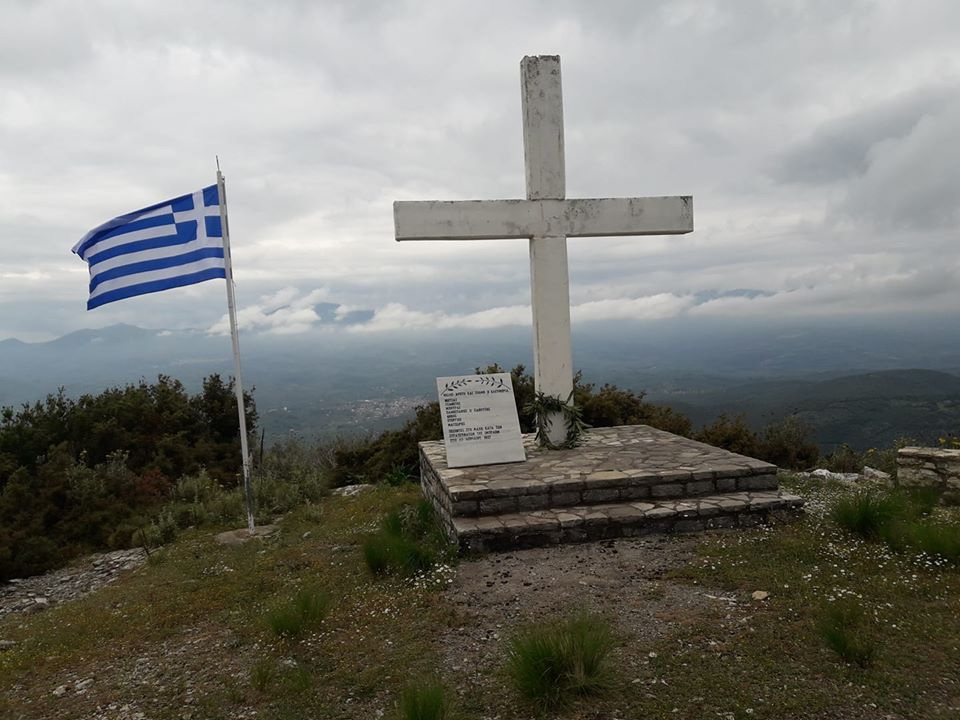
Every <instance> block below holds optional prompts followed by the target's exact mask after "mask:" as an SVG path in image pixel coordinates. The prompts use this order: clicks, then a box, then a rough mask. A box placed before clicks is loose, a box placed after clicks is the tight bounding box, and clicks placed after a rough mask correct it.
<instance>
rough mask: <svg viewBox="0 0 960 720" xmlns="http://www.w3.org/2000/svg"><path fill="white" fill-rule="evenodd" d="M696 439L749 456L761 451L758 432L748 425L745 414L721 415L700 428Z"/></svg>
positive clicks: (754, 455)
mask: <svg viewBox="0 0 960 720" xmlns="http://www.w3.org/2000/svg"><path fill="white" fill-rule="evenodd" d="M695 439H697V440H699V441H700V442H703V443H707V445H713V446H714V447H719V448H723V449H724V450H729V451H730V452H735V453H739V454H740V455H747V456H749V457H756V456H757V453H758V452H759V451H758V447H759V444H760V441H759V439H758V438H757V434H756V433H755V432H753V430H751V429H750V426H749V425H747V421H746V418H744V416H743V415H734V416H733V417H730V416H729V415H726V414H723V415H720V416H719V417H718V418H717V419H716V420H714V421H713V422H712V423H711V424H710V425H706V426H705V427H704V428H703V429H702V430H700V432H698V433H697V434H696V436H695Z"/></svg>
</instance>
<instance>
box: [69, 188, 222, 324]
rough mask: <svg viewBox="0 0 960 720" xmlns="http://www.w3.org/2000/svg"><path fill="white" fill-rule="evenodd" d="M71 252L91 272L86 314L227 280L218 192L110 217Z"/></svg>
mask: <svg viewBox="0 0 960 720" xmlns="http://www.w3.org/2000/svg"><path fill="white" fill-rule="evenodd" d="M73 252H75V253H76V254H77V255H79V256H80V257H81V258H83V259H84V260H86V261H87V263H88V264H89V266H90V299H89V300H87V310H93V308H95V307H99V306H101V305H105V304H106V303H109V302H113V301H115V300H122V299H124V298H128V297H133V296H135V295H145V294H147V293H154V292H160V291H161V290H167V289H169V288H175V287H182V286H184V285H193V284H194V283H198V282H203V281H204V280H212V279H213V278H226V276H227V274H226V268H225V264H224V259H223V229H222V228H221V226H220V198H219V193H218V192H217V186H216V185H211V186H210V187H205V188H203V190H198V191H197V192H195V193H190V194H189V195H181V196H180V197H176V198H173V199H172V200H166V201H165V202H162V203H157V204H156V205H151V206H150V207H145V208H143V209H142V210H135V211H134V212H131V213H127V214H126V215H121V216H119V217H115V218H114V219H113V220H110V221H108V222H105V223H104V224H103V225H99V226H98V227H95V228H94V229H93V230H91V231H90V232H88V233H87V234H86V235H84V236H83V238H81V240H80V242H78V243H77V244H76V245H75V246H74V247H73Z"/></svg>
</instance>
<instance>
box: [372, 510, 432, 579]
mask: <svg viewBox="0 0 960 720" xmlns="http://www.w3.org/2000/svg"><path fill="white" fill-rule="evenodd" d="M444 544H445V539H444V537H443V532H442V531H441V530H440V528H439V525H438V524H437V520H436V515H435V514H434V511H433V508H432V507H431V505H430V503H428V502H427V501H425V500H422V501H420V502H418V503H416V504H413V505H404V506H402V507H401V508H399V509H398V510H394V511H393V512H391V513H389V514H388V515H387V516H386V518H384V520H383V522H382V523H381V527H380V531H379V532H378V533H377V534H376V535H372V536H371V537H369V538H367V540H366V541H365V542H364V543H363V559H364V561H365V562H366V564H367V568H368V569H369V570H370V572H371V573H372V574H374V575H390V574H396V575H401V576H405V577H409V576H411V575H414V574H416V573H418V572H422V571H426V570H429V569H430V568H432V567H433V566H434V564H435V563H436V561H437V555H438V551H437V548H441V547H442V546H443V545H444Z"/></svg>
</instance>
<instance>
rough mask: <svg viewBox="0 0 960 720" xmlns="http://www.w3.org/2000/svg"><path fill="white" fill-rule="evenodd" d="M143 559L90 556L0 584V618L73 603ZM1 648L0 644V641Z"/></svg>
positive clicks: (127, 553) (132, 554)
mask: <svg viewBox="0 0 960 720" xmlns="http://www.w3.org/2000/svg"><path fill="white" fill-rule="evenodd" d="M146 559H147V555H146V553H145V552H144V551H143V549H142V548H133V549H131V550H115V551H114V552H109V553H98V554H96V555H90V556H89V557H86V558H83V559H82V560H80V561H78V562H76V563H74V564H72V565H70V566H69V567H66V568H61V569H60V570H54V571H52V572H49V573H46V574H45V575H36V576H34V577H30V578H24V579H16V580H11V581H10V582H9V583H6V584H0V618H2V617H4V616H5V615H7V614H8V613H16V612H27V613H35V612H42V611H43V610H46V609H47V608H50V607H53V606H54V605H59V604H60V603H63V602H69V601H70V600H76V599H77V598H81V597H83V596H84V595H88V594H89V593H92V592H94V591H95V590H98V589H100V588H101V587H103V586H104V585H108V584H110V583H112V582H113V581H114V580H116V579H117V578H118V577H120V575H121V573H124V572H127V571H129V570H133V569H135V568H138V567H140V566H141V565H143V563H144V562H146ZM0 644H2V640H0Z"/></svg>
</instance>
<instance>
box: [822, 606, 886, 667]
mask: <svg viewBox="0 0 960 720" xmlns="http://www.w3.org/2000/svg"><path fill="white" fill-rule="evenodd" d="M863 623H864V614H863V608H861V607H860V605H858V604H856V603H854V602H851V601H844V600H841V601H837V602H834V603H830V604H829V605H827V606H826V607H825V608H824V609H823V610H822V611H821V614H820V617H819V618H818V621H817V629H818V630H819V631H820V636H821V637H822V638H823V641H824V642H825V643H826V644H827V647H829V648H830V649H831V650H833V651H834V652H835V653H837V655H839V656H840V657H841V658H842V659H843V660H844V662H847V663H851V664H854V665H858V666H860V667H862V668H866V667H868V666H869V665H870V664H871V663H872V662H873V659H874V657H875V655H876V649H875V647H874V644H873V641H872V640H870V639H869V638H868V637H867V636H866V634H865V633H864V631H863Z"/></svg>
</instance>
